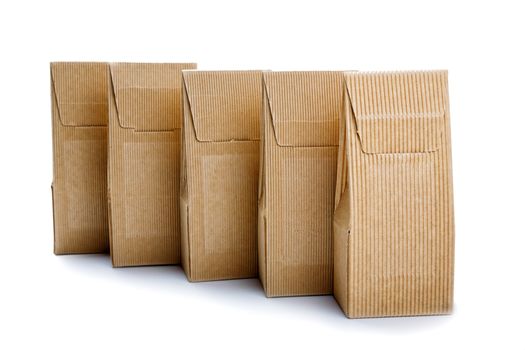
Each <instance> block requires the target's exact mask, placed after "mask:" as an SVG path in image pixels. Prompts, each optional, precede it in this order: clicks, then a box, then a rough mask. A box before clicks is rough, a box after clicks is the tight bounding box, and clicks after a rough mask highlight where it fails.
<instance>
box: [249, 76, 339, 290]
mask: <svg viewBox="0 0 525 350" xmlns="http://www.w3.org/2000/svg"><path fill="white" fill-rule="evenodd" d="M263 85H264V89H263V95H264V96H263V116H262V138H261V151H262V152H261V153H262V154H261V171H260V185H259V235H258V237H259V241H258V247H259V249H258V250H259V275H260V278H261V282H262V284H263V286H264V290H265V292H266V295H267V296H290V295H316V294H329V293H331V291H332V268H333V257H332V217H333V208H334V190H335V180H336V163H337V146H338V132H339V131H338V130H339V129H338V124H339V119H340V118H341V117H340V115H341V113H342V110H343V73H342V72H265V73H264V74H263Z"/></svg>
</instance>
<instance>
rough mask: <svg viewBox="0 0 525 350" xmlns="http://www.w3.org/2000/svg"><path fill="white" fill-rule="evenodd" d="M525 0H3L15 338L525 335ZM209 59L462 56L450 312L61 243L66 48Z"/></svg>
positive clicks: (347, 342)
mask: <svg viewBox="0 0 525 350" xmlns="http://www.w3.org/2000/svg"><path fill="white" fill-rule="evenodd" d="M520 2H521V3H523V1H516V2H510V1H502V0H499V1H497V2H495V3H494V4H490V3H487V2H484V1H473V2H467V1H464V2H461V1H459V0H455V1H445V0H441V1H436V2H434V3H433V4H431V3H430V2H428V3H427V2H425V1H383V2H381V1H363V2H362V3H361V4H358V3H352V2H351V1H340V2H336V1H329V0H322V1H319V2H318V3H311V2H308V1H300V2H295V3H294V2H288V3H285V1H284V0H281V1H270V0H264V1H260V2H250V1H247V0H245V1H224V0H223V1H209V2H204V1H195V0H186V1H185V2H179V3H176V2H175V1H165V2H163V1H153V0H148V1H145V2H144V3H135V2H133V1H127V2H122V3H121V4H119V5H117V4H116V3H110V2H109V1H99V0H91V1H86V2H84V3H81V2H75V1H47V2H45V1H34V2H29V1H20V0H19V1H11V2H9V1H2V3H1V5H0V63H1V65H0V108H1V112H0V122H1V131H0V156H1V158H0V160H1V163H0V164H1V165H0V166H1V169H0V180H1V181H0V186H1V192H0V206H1V208H0V239H1V242H0V272H1V273H0V323H1V324H0V348H1V349H16V348H28V349H29V348H36V347H38V348H42V347H44V348H51V347H53V348H55V349H69V348H85V349H95V348H96V349H104V348H112V349H124V348H128V349H129V348H151V349H153V348H179V349H182V348H188V347H190V346H191V347H194V346H213V347H219V348H220V347H227V348H236V347H239V348H249V349H251V348H269V347H275V348H278V347H284V346H289V348H290V349H292V348H298V347H301V348H310V347H311V348H318V349H321V348H328V347H329V346H330V347H333V348H348V349H366V348H376V349H377V348H380V347H383V348H386V347H388V348H390V349H396V348H402V349H421V348H423V349H434V348H436V349H438V348H439V349H448V348H453V347H459V346H462V347H464V348H483V347H487V348H501V349H503V348H505V349H525V340H524V333H525V320H524V314H525V301H524V299H525V282H524V281H525V272H524V271H525V232H524V231H525V230H524V217H525V205H524V200H525V190H524V187H525V186H524V182H525V172H524V161H525V157H524V151H525V74H524V70H525V55H524V51H523V49H524V44H525V40H524V34H525V20H524V15H525V10H524V9H522V8H521V7H520V6H519V4H520ZM53 60H60V61H68V60H81V61H91V60H98V61H146V62H148V61H149V62H163V61H168V62H169V61H171V62H177V61H184V62H186V61H195V62H198V64H199V67H200V68H205V69H259V68H261V69H274V70H286V69H291V70H303V69H308V70H312V69H345V70H347V69H359V70H399V69H448V70H449V86H450V101H451V122H452V141H453V169H454V190H455V209H456V274H455V307H454V313H453V315H451V316H441V317H413V318H389V319H367V320H348V319H346V318H345V317H344V316H343V314H342V312H341V311H340V310H339V308H338V306H337V304H336V303H335V302H334V300H333V299H332V298H331V297H328V296H326V297H303V298H279V299H267V298H265V297H264V294H263V292H262V289H261V287H260V285H259V283H258V281H257V280H241V281H225V282H212V283H199V284H190V283H188V282H187V281H186V278H185V277H184V274H183V273H182V270H181V269H180V268H179V267H144V268H127V269H113V268H112V267H111V264H110V261H109V259H108V257H106V256H89V255H88V256H67V257H57V256H54V255H53V253H52V243H53V233H52V227H53V225H52V210H51V191H50V183H51V179H52V153H51V112H50V111H51V107H50V91H49V84H50V83H49V62H50V61H53Z"/></svg>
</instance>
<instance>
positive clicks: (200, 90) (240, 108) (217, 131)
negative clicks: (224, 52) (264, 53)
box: [183, 71, 262, 141]
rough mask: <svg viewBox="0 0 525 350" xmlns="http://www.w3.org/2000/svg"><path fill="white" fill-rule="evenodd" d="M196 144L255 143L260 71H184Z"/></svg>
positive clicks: (258, 129)
mask: <svg viewBox="0 0 525 350" xmlns="http://www.w3.org/2000/svg"><path fill="white" fill-rule="evenodd" d="M183 75H184V82H185V84H186V89H187V93H188V99H189V102H190V108H191V110H192V113H191V114H192V117H193V119H192V120H193V125H194V128H195V133H196V137H197V139H198V140H199V141H231V140H259V132H260V127H259V118H253V117H251V116H253V115H257V116H259V114H260V111H261V108H262V107H261V78H262V72H261V71H185V72H184V73H183Z"/></svg>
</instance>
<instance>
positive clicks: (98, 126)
mask: <svg viewBox="0 0 525 350" xmlns="http://www.w3.org/2000/svg"><path fill="white" fill-rule="evenodd" d="M51 104H52V123H53V124H52V125H53V184H52V186H51V190H52V196H53V217H54V251H55V254H74V253H102V252H107V251H108V249H109V239H108V217H107V201H106V197H107V190H106V189H107V180H106V168H107V124H108V122H107V119H108V113H107V65H106V64H105V63H73V62H60V63H51Z"/></svg>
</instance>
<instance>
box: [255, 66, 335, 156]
mask: <svg viewBox="0 0 525 350" xmlns="http://www.w3.org/2000/svg"><path fill="white" fill-rule="evenodd" d="M263 77H264V88H265V89H266V95H267V97H268V103H269V107H270V113H271V118H272V124H273V129H274V131H275V138H276V140H277V144H278V145H280V146H303V147H322V146H337V145H338V125H339V119H340V116H341V113H342V111H343V86H344V85H343V73H342V72H264V73H263Z"/></svg>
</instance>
